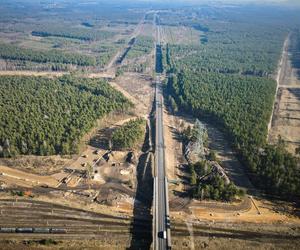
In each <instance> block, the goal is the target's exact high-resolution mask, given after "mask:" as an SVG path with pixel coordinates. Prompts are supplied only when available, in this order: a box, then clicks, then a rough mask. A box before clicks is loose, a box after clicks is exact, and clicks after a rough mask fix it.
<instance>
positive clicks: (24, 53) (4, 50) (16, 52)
mask: <svg viewBox="0 0 300 250" xmlns="http://www.w3.org/2000/svg"><path fill="white" fill-rule="evenodd" d="M0 58H2V59H9V60H20V61H32V62H37V63H49V62H51V63H62V64H75V65H79V66H94V65H96V59H95V58H94V57H92V56H87V55H82V54H76V53H65V52H61V51H58V50H50V51H38V50H33V49H25V48H20V47H17V46H14V45H9V44H4V43H0Z"/></svg>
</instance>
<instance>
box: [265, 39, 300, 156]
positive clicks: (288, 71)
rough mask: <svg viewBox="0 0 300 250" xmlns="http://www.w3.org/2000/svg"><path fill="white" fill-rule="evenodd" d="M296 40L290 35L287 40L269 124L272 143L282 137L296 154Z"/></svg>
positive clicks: (299, 118) (299, 85) (299, 102)
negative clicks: (294, 54)
mask: <svg viewBox="0 0 300 250" xmlns="http://www.w3.org/2000/svg"><path fill="white" fill-rule="evenodd" d="M294 43H295V38H294V37H293V34H290V35H289V37H288V38H287V40H286V42H285V45H284V49H283V53H282V59H281V62H280V64H279V69H278V74H277V88H278V90H277V92H276V93H277V94H276V100H275V104H274V111H273V115H272V117H271V121H270V123H269V136H268V140H269V142H270V143H275V142H276V141H277V140H278V136H280V137H281V138H282V139H283V140H284V141H285V143H286V144H287V149H288V150H289V151H290V152H291V153H295V149H296V148H297V147H299V146H300V79H299V76H298V75H297V71H299V70H300V69H297V68H294V67H293V65H292V62H291V56H292V53H296V52H297V51H295V50H293V49H292V48H293V47H294V46H295V45H294Z"/></svg>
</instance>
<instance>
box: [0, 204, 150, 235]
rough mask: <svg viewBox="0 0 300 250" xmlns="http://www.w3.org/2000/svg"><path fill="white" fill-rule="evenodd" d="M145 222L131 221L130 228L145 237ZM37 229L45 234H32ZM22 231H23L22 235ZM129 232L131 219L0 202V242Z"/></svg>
mask: <svg viewBox="0 0 300 250" xmlns="http://www.w3.org/2000/svg"><path fill="white" fill-rule="evenodd" d="M146 220H147V219H135V221H134V227H135V228H138V229H139V232H140V234H141V235H143V234H144V233H147V231H146V230H145V229H144V223H145V221H146ZM3 228H4V230H2V229H3ZM37 228H39V229H44V231H45V232H44V233H43V234H41V235H40V234H39V233H38V232H35V231H36V229H37ZM5 229H12V230H11V232H9V230H6V231H5ZM22 229H27V230H24V231H26V232H25V233H23V232H22ZM56 229H59V230H60V231H59V230H56ZM55 230H56V231H55ZM131 230H132V218H130V217H127V216H126V217H125V216H112V215H107V214H100V213H94V212H89V211H84V210H80V209H76V208H69V207H65V206H61V205H56V204H51V203H47V202H40V201H28V200H19V201H17V202H16V201H15V200H0V238H1V237H2V238H7V237H9V235H10V234H14V235H17V237H22V236H24V235H26V237H41V236H42V237H44V236H45V235H46V234H49V237H55V238H56V237H58V238H69V236H71V235H72V237H74V236H75V238H79V237H84V238H89V237H91V236H93V237H95V238H102V237H103V235H107V234H118V235H119V234H124V235H127V237H128V236H129V235H130V234H131ZM61 234H64V235H63V236H61ZM77 236H78V237H77Z"/></svg>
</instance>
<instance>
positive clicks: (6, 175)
mask: <svg viewBox="0 0 300 250" xmlns="http://www.w3.org/2000/svg"><path fill="white" fill-rule="evenodd" d="M0 180H2V181H4V182H9V183H11V184H15V185H20V186H36V185H42V184H46V185H48V186H49V187H56V186H57V185H58V183H59V181H58V180H57V179H55V178H54V177H52V176H40V175H35V174H30V173H27V172H24V171H20V170H17V169H12V168H10V167H5V166H0Z"/></svg>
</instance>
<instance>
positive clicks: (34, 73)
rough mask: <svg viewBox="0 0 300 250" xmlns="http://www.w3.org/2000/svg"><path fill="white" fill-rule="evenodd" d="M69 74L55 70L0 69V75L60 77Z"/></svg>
mask: <svg viewBox="0 0 300 250" xmlns="http://www.w3.org/2000/svg"><path fill="white" fill-rule="evenodd" d="M66 74H69V73H68V72H56V71H29V70H24V71H21V70H11V71H10V70H7V71H6V70H5V71H0V76H44V77H60V76H63V75H66Z"/></svg>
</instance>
